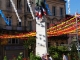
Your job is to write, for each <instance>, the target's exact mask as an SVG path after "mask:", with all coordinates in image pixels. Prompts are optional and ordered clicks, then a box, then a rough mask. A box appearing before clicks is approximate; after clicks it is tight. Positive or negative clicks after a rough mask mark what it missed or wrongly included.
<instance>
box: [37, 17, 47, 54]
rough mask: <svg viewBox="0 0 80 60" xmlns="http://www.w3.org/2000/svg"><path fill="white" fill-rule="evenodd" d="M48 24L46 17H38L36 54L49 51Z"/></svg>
mask: <svg viewBox="0 0 80 60" xmlns="http://www.w3.org/2000/svg"><path fill="white" fill-rule="evenodd" d="M47 44H48V40H47V24H46V21H45V18H44V19H42V20H41V21H40V20H37V19H36V55H39V56H42V55H43V54H46V53H47V46H48V45H47Z"/></svg>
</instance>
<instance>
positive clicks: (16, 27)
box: [0, 24, 28, 31]
mask: <svg viewBox="0 0 80 60" xmlns="http://www.w3.org/2000/svg"><path fill="white" fill-rule="evenodd" d="M0 29H5V30H19V31H24V30H25V31H27V30H28V28H27V26H25V27H24V26H13V25H11V26H8V25H1V24H0Z"/></svg>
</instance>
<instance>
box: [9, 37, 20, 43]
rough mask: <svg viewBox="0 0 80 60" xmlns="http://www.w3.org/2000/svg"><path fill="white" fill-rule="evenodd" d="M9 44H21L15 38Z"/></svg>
mask: <svg viewBox="0 0 80 60" xmlns="http://www.w3.org/2000/svg"><path fill="white" fill-rule="evenodd" d="M8 43H9V44H19V39H15V38H13V39H9V42H8Z"/></svg>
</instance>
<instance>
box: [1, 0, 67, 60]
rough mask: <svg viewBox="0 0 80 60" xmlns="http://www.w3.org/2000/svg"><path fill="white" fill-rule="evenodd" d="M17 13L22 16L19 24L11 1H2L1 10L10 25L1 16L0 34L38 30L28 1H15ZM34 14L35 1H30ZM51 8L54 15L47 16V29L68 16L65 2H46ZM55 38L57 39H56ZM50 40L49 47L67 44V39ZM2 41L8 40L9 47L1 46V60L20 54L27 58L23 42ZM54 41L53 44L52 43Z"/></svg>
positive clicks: (13, 40)
mask: <svg viewBox="0 0 80 60" xmlns="http://www.w3.org/2000/svg"><path fill="white" fill-rule="evenodd" d="M13 2H14V4H15V6H16V9H17V12H18V14H19V16H20V19H21V22H19V20H18V18H17V16H16V13H15V11H14V8H13V7H12V4H11V2H10V0H0V10H2V12H3V13H4V15H5V16H6V18H7V19H8V20H9V22H10V25H7V24H6V23H5V21H4V19H3V18H2V16H1V15H0V34H17V33H22V32H24V33H25V32H31V31H35V30H36V22H35V20H33V18H32V16H31V13H30V10H29V7H28V4H27V0H13ZM30 2H31V6H32V9H33V12H35V8H34V7H35V0H30ZM46 2H47V4H48V5H49V8H50V10H51V13H52V15H51V16H49V15H47V16H46V18H47V22H46V23H47V28H49V27H50V25H51V24H55V25H56V23H57V22H59V21H60V19H62V18H65V16H66V6H65V3H66V2H65V0H51V1H50V0H46ZM54 38H55V37H54ZM54 38H52V37H51V38H49V45H54V44H55V43H56V44H58V45H59V44H61V43H62V44H63V43H67V40H65V39H63V40H62V39H56V38H55V39H54ZM0 40H1V41H2V40H4V41H6V40H7V42H8V43H7V45H5V44H4V43H3V44H1V45H0V59H1V60H2V59H3V57H4V56H5V55H6V56H7V57H8V59H11V58H12V56H13V55H15V56H17V55H18V54H19V53H20V52H23V57H26V55H27V53H28V52H26V51H25V49H24V47H23V43H22V40H20V39H16V38H14V39H0ZM61 40H62V41H64V42H62V41H61ZM52 41H53V42H52Z"/></svg>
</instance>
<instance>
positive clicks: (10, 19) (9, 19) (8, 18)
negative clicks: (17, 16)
mask: <svg viewBox="0 0 80 60" xmlns="http://www.w3.org/2000/svg"><path fill="white" fill-rule="evenodd" d="M7 20H8V21H9V26H11V21H12V18H11V17H9V16H8V17H7Z"/></svg>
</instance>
